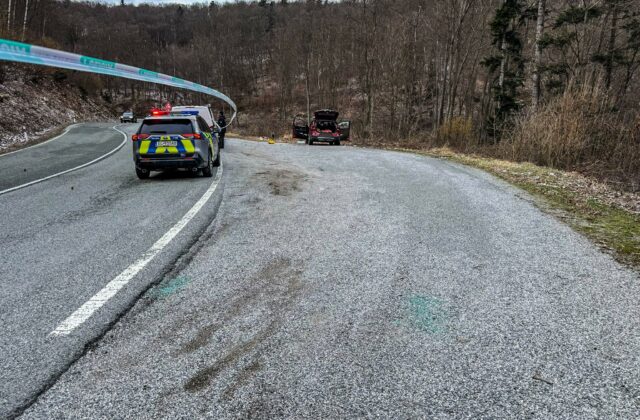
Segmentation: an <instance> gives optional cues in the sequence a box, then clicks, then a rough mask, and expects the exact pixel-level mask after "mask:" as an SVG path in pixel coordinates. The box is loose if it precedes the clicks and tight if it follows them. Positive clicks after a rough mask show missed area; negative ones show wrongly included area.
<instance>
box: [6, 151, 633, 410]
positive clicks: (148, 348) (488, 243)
mask: <svg viewBox="0 0 640 420" xmlns="http://www.w3.org/2000/svg"><path fill="white" fill-rule="evenodd" d="M43 147H45V146H43ZM129 153H130V150H129V148H128V147H125V148H124V149H123V150H121V151H120V152H118V153H116V154H115V155H113V156H111V157H109V158H107V159H105V160H103V161H101V162H98V163H96V164H95V165H92V166H90V167H88V168H85V169H81V170H79V171H76V172H73V173H71V174H68V175H64V176H61V177H58V178H55V179H52V180H50V181H46V182H44V183H41V184H38V185H34V186H32V187H28V188H25V189H22V190H19V191H16V192H13V193H9V194H5V195H3V196H0V211H2V214H3V215H4V217H3V218H2V220H0V223H2V225H1V226H2V228H1V229H2V230H1V232H2V238H0V239H1V240H2V247H3V249H2V251H3V253H2V254H3V257H4V258H5V264H4V265H3V266H2V267H1V268H0V270H2V271H0V279H1V281H2V286H3V290H4V293H3V294H2V297H1V299H2V300H1V302H0V308H1V309H0V310H1V311H2V312H1V314H2V320H3V329H2V336H1V337H0V345H1V346H2V363H3V366H5V368H4V369H3V370H2V381H1V382H0V387H1V388H0V392H1V393H2V410H3V413H11V410H16V407H26V411H24V413H23V415H24V417H25V418H52V417H53V418H161V417H163V418H201V417H208V418H216V419H218V418H247V417H254V418H256V417H257V418H274V417H276V418H346V417H349V418H352V417H388V418H416V417H422V418H424V417H427V418H478V417H485V418H603V417H607V418H638V417H639V416H640V360H639V357H640V322H639V320H640V306H639V305H638V296H640V282H639V280H640V279H639V276H638V274H637V273H636V272H633V271H631V270H628V269H625V268H623V267H621V266H620V265H619V264H617V263H616V262H615V261H613V260H612V258H611V257H609V256H608V255H606V254H604V253H602V252H601V251H599V250H598V249H597V248H596V247H595V246H593V245H592V244H590V243H589V242H588V241H587V240H586V239H584V238H583V237H581V236H580V235H578V234H576V233H574V232H573V231H571V230H570V229H569V228H568V227H566V226H565V225H563V224H562V223H560V222H558V221H556V220H555V219H554V218H552V217H550V216H547V215H545V214H543V213H542V212H541V211H539V210H538V209H537V208H536V207H535V206H534V204H533V203H532V202H531V201H530V200H529V198H528V197H527V196H526V195H525V194H523V193H520V192H519V191H517V190H516V189H514V188H512V187H510V186H508V185H506V184H504V183H502V182H501V181H498V180H496V179H494V178H492V177H490V176H489V175H486V174H484V173H482V172H479V171H476V170H474V169H469V168H465V167H462V166H458V165H455V164H451V163H448V162H444V161H440V160H434V159H428V158H424V157H419V156H415V155H411V154H402V153H393V152H385V151H376V150H362V149H356V148H351V147H331V146H314V147H309V146H304V145H267V144H264V143H253V142H245V141H239V140H231V139H230V141H228V142H227V147H226V149H225V151H224V156H223V165H224V174H223V175H222V179H221V181H220V186H219V188H218V189H217V190H216V191H215V194H214V195H212V197H211V198H210V199H209V201H207V203H206V204H205V205H204V206H203V207H202V209H201V210H200V212H198V214H197V215H196V216H195V218H194V219H193V220H192V221H191V222H190V223H189V224H188V225H187V226H186V227H185V230H184V231H182V232H181V233H180V234H178V235H177V236H176V237H175V239H174V240H173V241H172V242H170V244H169V245H168V246H167V248H166V249H165V250H164V251H162V252H161V253H160V254H159V255H158V256H157V257H156V258H155V259H154V260H153V261H152V262H151V263H150V264H149V265H148V266H147V267H146V268H145V269H143V270H142V271H141V272H140V273H139V274H137V275H136V276H135V277H134V278H133V279H132V280H131V282H130V283H128V285H127V287H125V288H123V289H122V290H121V291H119V292H118V293H117V294H116V295H115V296H114V297H113V298H111V299H110V300H109V301H108V302H107V303H106V304H105V305H104V306H102V307H101V308H100V309H98V310H97V311H96V313H95V314H94V315H93V316H92V317H90V318H89V319H88V320H87V321H86V322H85V323H83V324H82V325H80V326H79V327H78V328H77V329H75V330H74V331H73V332H72V333H71V334H69V335H67V336H51V335H49V333H50V332H51V331H52V330H54V329H55V328H56V327H57V326H58V325H59V324H60V323H61V322H62V321H63V320H64V319H65V318H67V317H68V316H69V314H71V313H73V311H75V310H76V308H78V307H80V306H81V305H83V303H84V302H86V301H87V300H88V299H90V298H91V296H94V295H95V294H96V292H97V291H99V290H100V289H101V288H103V287H105V284H108V282H109V281H111V280H112V279H113V278H115V277H116V276H118V274H119V273H121V272H122V270H124V269H125V268H126V267H128V266H130V264H132V263H133V262H135V260H136V257H137V256H138V255H139V254H140V253H143V252H144V251H145V250H147V249H149V248H150V247H151V246H152V244H153V243H154V241H157V240H158V238H160V237H161V236H162V235H163V234H164V233H165V232H166V231H167V230H168V229H170V228H171V226H173V225H174V224H175V223H176V221H177V220H178V219H180V218H181V217H183V215H184V214H185V213H187V212H188V211H189V209H190V208H192V206H193V205H194V203H195V202H197V201H198V200H199V199H200V197H201V196H202V195H203V194H204V193H205V191H208V190H209V189H210V188H211V185H212V184H211V183H212V182H215V180H214V181H212V180H211V179H204V178H190V177H187V176H179V175H173V176H168V175H165V176H156V177H152V179H151V180H149V181H145V182H140V181H138V180H137V179H136V178H135V176H134V175H133V169H132V163H131V161H130V156H129ZM71 187H74V189H73V190H71ZM176 258H178V259H177V260H176ZM158 280H161V282H160V283H159V284H157V285H155V286H153V287H151V288H150V289H149V290H147V291H146V292H144V293H143V295H142V296H141V297H140V298H139V299H137V296H138V295H139V294H140V293H142V292H143V291H144V290H145V289H146V288H147V287H148V286H149V285H152V284H154V282H156V281H158ZM134 302H135V303H134ZM132 305H133V306H132ZM128 308H129V310H127V309H128ZM123 311H126V313H125V314H124V316H122V317H120V318H118V314H119V313H122V312H123ZM103 333H104V334H103ZM87 343H91V344H90V345H89V346H87V347H86V349H85V345H86V344H87ZM49 385H50V386H49ZM43 390H44V391H43ZM36 396H37V397H38V398H37V400H36V401H35V402H34V403H33V404H30V403H31V402H33V400H34V398H35V397H36ZM14 413H17V411H14Z"/></svg>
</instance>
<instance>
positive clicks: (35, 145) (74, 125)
mask: <svg viewBox="0 0 640 420" xmlns="http://www.w3.org/2000/svg"><path fill="white" fill-rule="evenodd" d="M79 125H80V124H71V125H70V126H68V127H67V128H65V129H64V131H63V132H62V133H60V134H58V135H57V136H55V137H54V138H51V139H49V140H46V141H43V142H42V143H37V144H32V145H31V146H27V147H23V148H21V149H18V150H14V151H12V152H7V153H2V154H0V158H3V157H5V156H9V155H12V154H14V153H18V152H22V151H25V150H27V149H32V148H34V147H38V146H42V145H45V144H47V143H49V142H50V141H54V140H57V139H59V138H60V137H62V136H64V135H65V134H67V133H68V132H69V130H71V129H72V128H74V127H77V126H79Z"/></svg>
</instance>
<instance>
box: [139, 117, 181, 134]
mask: <svg viewBox="0 0 640 420" xmlns="http://www.w3.org/2000/svg"><path fill="white" fill-rule="evenodd" d="M193 131H194V130H193V126H192V125H191V120H151V121H145V122H144V123H143V124H142V127H140V134H187V133H193Z"/></svg>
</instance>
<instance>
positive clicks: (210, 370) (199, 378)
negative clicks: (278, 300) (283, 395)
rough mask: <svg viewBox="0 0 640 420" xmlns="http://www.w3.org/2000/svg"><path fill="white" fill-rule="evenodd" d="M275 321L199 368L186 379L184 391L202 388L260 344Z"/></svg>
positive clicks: (267, 335)
mask: <svg viewBox="0 0 640 420" xmlns="http://www.w3.org/2000/svg"><path fill="white" fill-rule="evenodd" d="M275 327H276V321H275V320H274V321H271V322H270V323H269V325H268V326H267V328H266V329H264V330H263V331H261V332H260V333H259V334H258V335H256V336H255V337H253V338H252V339H251V340H249V341H247V342H245V343H242V344H238V345H236V346H234V347H232V348H231V350H230V351H229V353H227V355H226V356H224V357H223V358H222V359H220V360H219V361H217V362H216V363H214V364H213V365H211V366H208V367H206V368H204V369H200V370H199V371H198V372H197V373H196V374H195V375H194V376H193V377H191V379H189V380H188V381H187V383H186V384H185V385H184V389H185V391H189V392H197V391H200V390H202V389H204V388H207V387H208V386H209V384H211V381H213V379H214V378H215V377H216V376H218V373H220V371H222V370H223V369H225V368H226V367H228V366H230V365H232V364H233V363H235V362H237V361H238V360H239V359H240V357H242V356H244V355H245V354H247V353H249V352H250V351H251V350H253V349H254V348H255V347H256V346H257V345H258V344H260V343H261V342H262V341H263V340H264V339H265V338H267V337H269V336H270V335H271V334H273V332H274V331H275Z"/></svg>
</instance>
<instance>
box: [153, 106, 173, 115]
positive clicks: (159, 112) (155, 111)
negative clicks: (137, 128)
mask: <svg viewBox="0 0 640 420" xmlns="http://www.w3.org/2000/svg"><path fill="white" fill-rule="evenodd" d="M169 114H170V111H167V110H162V109H158V108H153V109H152V110H151V115H152V116H154V117H157V116H159V115H169Z"/></svg>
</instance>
